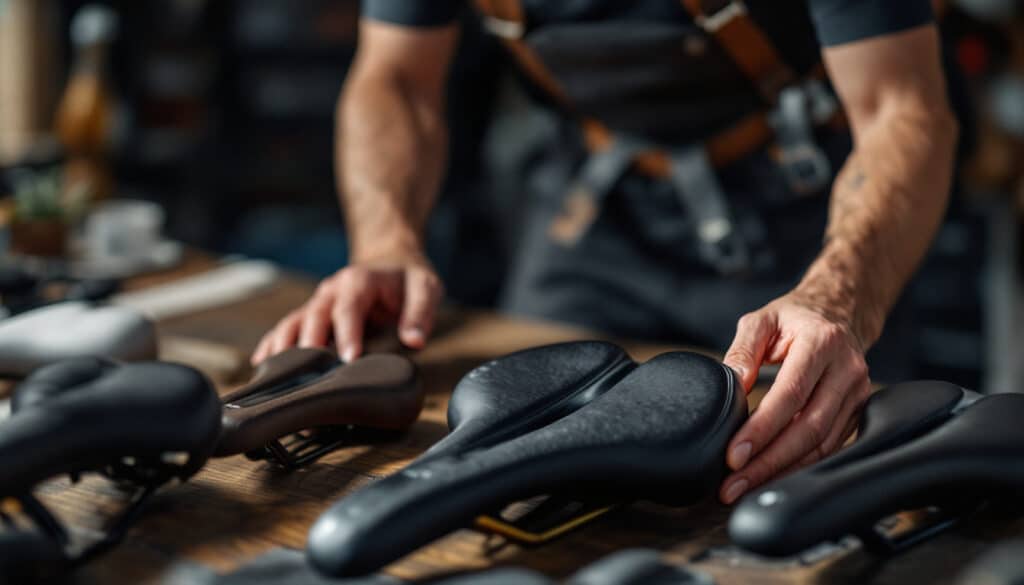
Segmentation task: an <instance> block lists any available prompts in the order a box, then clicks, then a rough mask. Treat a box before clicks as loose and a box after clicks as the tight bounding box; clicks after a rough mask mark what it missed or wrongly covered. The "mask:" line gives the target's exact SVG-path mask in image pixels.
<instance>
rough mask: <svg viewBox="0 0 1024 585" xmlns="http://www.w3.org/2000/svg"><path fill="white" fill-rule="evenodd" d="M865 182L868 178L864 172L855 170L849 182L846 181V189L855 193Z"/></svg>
mask: <svg viewBox="0 0 1024 585" xmlns="http://www.w3.org/2000/svg"><path fill="white" fill-rule="evenodd" d="M867 180H868V176H867V174H866V173H865V172H864V170H863V169H856V170H854V172H853V176H851V177H850V178H849V180H847V181H846V188H847V189H850V190H851V191H856V190H858V189H860V188H861V187H863V186H864V183H865V182H867Z"/></svg>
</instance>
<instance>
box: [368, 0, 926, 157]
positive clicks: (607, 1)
mask: <svg viewBox="0 0 1024 585" xmlns="http://www.w3.org/2000/svg"><path fill="white" fill-rule="evenodd" d="M467 3H469V2H468V1H467V0H362V6H363V16H365V17H367V18H371V19H374V20H380V21H384V22H390V23H395V24H401V25H406V26H416V27H431V26H440V25H444V24H447V23H450V22H452V21H454V20H455V19H456V18H457V17H458V14H459V12H460V10H462V9H463V8H464V7H465V6H466V4H467ZM522 4H523V9H524V12H525V15H526V21H527V31H528V32H527V40H528V41H531V42H532V43H533V44H534V45H535V46H534V48H535V49H540V52H541V57H542V59H543V60H544V61H545V62H546V64H547V66H548V68H549V69H550V70H552V72H553V73H555V74H556V77H557V78H559V80H560V82H561V83H562V85H563V89H565V90H567V91H568V93H569V94H570V96H571V97H572V98H573V100H572V101H574V106H576V107H577V109H579V110H580V111H581V112H583V113H585V114H587V115H590V116H593V117H596V118H598V119H601V120H602V121H604V122H605V123H607V124H608V125H609V126H611V127H612V129H613V130H617V131H623V132H629V133H636V134H645V135H648V137H650V138H654V139H656V140H661V141H669V142H688V141H691V140H695V139H703V138H706V137H707V136H709V135H711V134H713V133H715V132H718V131H721V130H722V129H724V128H725V127H727V126H728V125H729V124H731V123H733V122H735V121H736V120H738V119H740V118H741V117H742V116H743V115H745V114H748V113H750V112H751V111H755V110H758V109H761V108H763V104H762V103H761V102H760V99H759V97H758V96H757V94H756V91H753V87H752V85H751V84H750V82H749V80H747V79H746V78H745V77H743V75H742V74H741V73H740V71H739V70H738V68H736V67H735V65H734V64H733V63H732V61H731V60H730V59H728V57H726V56H725V54H724V52H723V51H721V50H720V49H718V48H716V47H713V46H712V47H711V48H710V49H709V50H708V51H707V55H706V57H701V58H699V59H698V58H694V57H693V56H692V55H691V56H687V55H685V54H684V53H683V51H681V50H679V49H678V47H680V46H685V43H679V42H678V37H677V36H676V35H677V33H678V34H682V35H684V36H686V35H694V34H698V33H694V32H693V31H695V30H696V29H695V25H694V24H693V20H692V18H691V17H690V15H689V13H688V12H687V11H686V9H685V8H684V7H683V5H682V3H681V2H680V0H633V1H631V2H623V1H622V0H561V1H559V2H551V1H549V0H522ZM746 5H747V8H748V10H749V11H750V13H751V16H752V17H753V18H754V20H755V21H756V22H757V23H758V24H759V25H760V26H761V28H762V29H764V31H765V33H766V34H767V35H768V36H769V38H770V39H771V40H772V42H773V43H774V44H775V46H776V47H777V48H778V50H779V52H780V53H781V55H782V57H783V59H785V61H786V62H787V63H789V64H790V65H791V66H793V68H794V69H796V70H797V71H798V72H801V73H805V72H807V71H808V70H809V69H810V68H811V67H813V66H814V65H815V64H817V63H818V62H819V60H820V51H821V47H822V46H835V45H841V44H844V43H849V42H853V41H857V40H862V39H866V38H870V37H874V36H879V35H885V34H890V33H895V32H899V31H903V30H907V29H910V28H913V27H916V26H920V25H923V24H927V23H929V22H932V21H933V19H934V16H933V14H932V7H931V1H930V0H747V1H746ZM687 29H689V30H690V32H686V31H687ZM680 31H682V32H680ZM645 45H646V47H647V48H644V46H645ZM545 46H547V47H548V48H549V51H548V52H546V53H545V52H544V47H545ZM652 133H653V134H652ZM658 133H660V134H661V136H658V135H657V134H658Z"/></svg>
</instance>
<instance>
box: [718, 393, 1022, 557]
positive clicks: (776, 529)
mask: <svg viewBox="0 0 1024 585" xmlns="http://www.w3.org/2000/svg"><path fill="white" fill-rule="evenodd" d="M1021 420H1024V395H1019V394H996V395H991V396H984V397H983V396H982V395H980V394H977V393H975V392H972V391H969V390H964V389H963V388H960V387H958V386H955V385H953V384H948V383H945V382H909V383H905V384H899V385H895V386H891V387H889V388H886V389H883V390H881V391H879V392H877V393H876V394H875V395H873V396H872V397H871V398H870V399H869V400H868V402H867V404H866V406H865V408H864V413H863V418H862V420H861V426H860V434H859V437H858V439H857V441H856V442H855V443H853V444H852V445H850V446H849V447H847V448H846V449H844V450H842V451H840V452H839V453H837V454H836V455H834V456H832V457H829V458H826V459H824V460H822V461H821V462H819V463H817V464H815V465H813V466H811V467H808V468H806V469H804V470H802V471H798V472H796V473H793V474H791V475H788V476H786V477H783V478H781V479H779V480H777V481H774V482H771V483H769V484H767V485H765V486H763V487H761V488H760V489H758V490H756V491H754V492H752V493H751V494H749V495H748V496H746V497H745V498H743V500H741V502H740V503H739V505H738V506H737V507H736V509H735V510H734V511H733V514H732V517H731V518H730V521H729V535H730V537H731V538H732V540H733V542H735V543H736V544H738V545H739V546H742V547H744V548H746V549H749V550H751V551H753V552H756V553H759V554H764V555H771V556H789V555H793V554H796V553H799V552H800V551H802V550H805V549H807V548H809V547H811V546H813V545H816V544H818V543H821V542H824V541H829V540H834V539H837V538H839V537H842V536H844V535H847V534H856V535H858V536H861V537H862V539H864V540H865V543H866V544H868V545H872V544H873V542H874V541H875V540H876V538H877V536H878V535H877V533H876V532H874V529H873V527H874V525H875V524H876V523H877V522H878V521H879V520H880V519H882V518H883V517H885V516H888V515H891V514H893V513H895V512H898V511H900V510H906V509H919V508H925V507H928V506H940V507H941V506H943V505H946V504H950V503H953V502H956V503H957V504H958V505H961V506H962V505H964V504H965V503H968V502H979V501H982V500H984V499H987V498H990V497H992V496H994V495H998V494H999V493H1000V492H1002V491H1005V490H1010V491H1013V490H1016V491H1017V492H1018V493H1019V491H1020V490H1021V489H1022V488H1024V465H1021V461H1022V460H1024V425H1022V424H1021ZM879 544H881V543H879Z"/></svg>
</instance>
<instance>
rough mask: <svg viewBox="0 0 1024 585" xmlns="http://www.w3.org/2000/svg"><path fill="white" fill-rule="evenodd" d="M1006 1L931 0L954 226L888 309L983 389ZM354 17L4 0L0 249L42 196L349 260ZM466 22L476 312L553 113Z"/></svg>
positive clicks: (327, 260)
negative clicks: (954, 162)
mask: <svg viewBox="0 0 1024 585" xmlns="http://www.w3.org/2000/svg"><path fill="white" fill-rule="evenodd" d="M1019 4H1020V3H1019V2H1016V1H1015V0H961V1H959V2H950V3H949V4H948V5H943V6H939V9H940V11H941V13H942V27H943V32H944V36H945V40H946V48H947V51H948V55H949V57H950V58H952V59H954V60H955V61H956V62H957V63H958V64H959V66H960V69H961V70H962V72H963V75H964V76H965V77H966V79H967V81H968V87H969V88H970V95H969V96H964V99H965V100H967V101H968V102H969V103H970V107H969V111H971V112H973V114H974V115H973V116H972V118H971V119H969V120H967V121H966V124H965V126H966V127H965V128H964V132H963V134H964V137H965V144H964V154H965V156H964V159H965V163H964V165H963V169H962V173H961V174H960V177H961V180H960V185H959V186H958V188H957V193H956V201H955V203H954V205H953V209H952V210H951V212H950V218H949V220H948V221H947V223H946V225H945V226H944V228H943V229H942V232H941V234H940V235H939V237H938V240H937V242H936V243H935V245H934V249H933V252H932V253H931V255H930V257H929V258H928V260H927V262H926V264H925V266H924V267H923V268H922V270H921V272H920V274H919V276H918V277H917V278H916V280H915V281H914V283H913V284H912V286H911V287H910V288H909V290H908V291H907V293H906V296H905V299H904V301H903V302H907V303H913V304H915V305H916V306H917V309H918V310H917V312H918V313H919V314H921V315H923V316H924V318H925V319H926V320H927V322H926V328H925V330H924V333H923V334H922V335H921V336H920V338H919V339H917V343H916V345H915V346H914V347H909V348H906V351H908V352H911V353H912V354H913V356H914V358H915V361H916V364H917V365H916V368H917V372H916V374H915V375H916V376H917V377H929V378H940V379H948V380H952V381H957V382H960V383H962V384H964V385H967V386H970V387H976V388H983V389H985V390H988V391H995V390H1020V389H1024V375H1022V374H1024V372H1022V370H1021V369H1020V365H1019V362H1020V361H1021V360H1019V359H1018V357H1019V356H1018V354H1019V352H1020V349H1021V348H1022V347H1024V346H1022V345H1021V344H1020V343H1019V338H1020V336H1021V333H1022V332H1024V326H1022V325H1024V316H1022V313H1021V285H1020V274H1021V261H1020V258H1021V256H1020V254H1019V241H1020V238H1019V225H1020V221H1021V217H1022V215H1021V214H1022V211H1024V8H1021V7H1019ZM97 7H105V8H106V9H107V10H98V11H97ZM89 10H92V11H93V13H92V14H91V16H90V18H88V19H85V22H84V23H83V22H82V19H77V17H79V16H81V15H82V14H83V12H82V11H89ZM358 16H359V6H358V0H302V1H295V0H220V1H212V0H210V1H207V0H150V1H147V2H132V1H127V0H125V1H122V2H113V1H112V2H106V3H102V2H100V3H97V2H85V1H81V0H0V197H3V198H4V199H3V203H0V223H2V225H3V227H2V233H3V236H2V237H0V241H2V242H3V244H2V245H3V246H4V247H5V249H6V248H9V247H12V246H13V247H14V248H15V249H17V248H18V246H19V245H21V246H24V245H26V244H25V240H26V236H25V228H24V226H19V221H18V220H17V218H18V217H25V213H22V215H19V214H18V213H17V212H16V210H22V211H23V212H24V210H30V212H31V213H36V215H37V216H39V217H40V218H42V219H43V220H45V219H46V218H47V217H49V216H48V213H50V214H51V215H52V212H48V211H47V209H48V208H47V207H46V204H47V201H48V197H49V196H50V195H52V193H54V192H58V193H60V194H61V195H62V196H63V197H67V196H68V194H69V193H70V194H71V195H72V196H78V197H81V198H83V199H89V198H116V199H129V200H144V201H148V202H152V203H155V204H157V205H158V206H159V207H158V208H157V209H160V210H162V211H161V213H160V214H158V215H159V216H160V217H158V219H157V221H161V220H162V221H163V233H164V235H165V236H166V238H168V239H169V240H171V241H174V242H181V243H183V244H184V245H186V246H195V247H198V248H202V249H206V250H210V251H212V252H216V253H219V254H239V255H245V256H250V257H257V258H267V259H271V260H273V261H276V262H278V263H280V264H282V265H283V266H285V267H287V268H289V269H292V270H295V271H300V272H304V273H307V274H310V275H313V276H317V277H320V276H324V275H327V274H330V273H332V272H334V271H335V270H337V269H338V268H339V267H341V266H342V265H344V264H345V262H346V256H347V254H346V244H345V236H344V231H343V224H342V219H341V216H340V212H339V211H338V205H337V198H336V195H335V188H334V176H333V171H332V156H333V146H332V144H333V132H334V122H333V118H334V107H335V102H336V99H337V97H338V92H339V89H340V88H341V86H342V83H343V81H344V79H345V74H346V69H347V65H348V63H349V61H350V60H351V58H352V55H353V52H354V48H355V43H356V24H357V20H358ZM76 19H77V20H76ZM465 22H466V31H467V32H466V34H464V36H463V39H462V48H461V50H460V51H459V57H458V59H457V62H456V65H455V69H454V73H453V75H452V79H451V87H450V92H449V101H450V104H449V112H450V119H451V124H452V137H453V138H452V141H451V150H452V153H451V157H450V161H451V164H450V172H449V176H448V178H447V180H446V182H445V185H444V189H443V196H442V200H441V203H440V206H439V208H438V210H437V212H436V213H435V215H434V218H433V219H432V227H431V229H430V240H429V246H428V248H429V251H430V254H431V257H432V258H433V260H434V261H435V263H436V265H437V266H438V269H439V271H440V272H441V274H442V277H444V278H445V280H446V283H447V286H448V291H449V295H450V299H451V300H452V301H453V302H456V303H460V304H465V305H472V306H493V304H494V302H495V299H496V296H497V293H498V290H499V287H500V284H501V282H502V278H503V276H504V275H503V270H502V269H503V267H505V266H506V265H507V262H506V258H507V257H508V255H509V250H510V248H511V246H512V244H513V242H514V240H515V237H516V225H515V222H514V221H508V218H514V217H515V216H516V211H517V209H518V206H517V202H518V201H519V198H520V197H521V195H522V191H523V189H525V187H524V186H523V185H522V184H521V182H519V181H518V180H517V178H518V177H519V176H520V173H519V172H518V171H519V170H520V169H521V168H522V167H523V165H525V164H528V162H529V159H530V157H531V156H533V155H535V153H536V152H537V151H536V148H535V146H536V145H537V144H539V143H541V142H542V141H543V138H544V136H545V133H548V132H552V131H553V128H554V124H553V122H552V121H551V119H550V118H549V117H548V116H549V115H548V114H546V113H545V112H544V110H543V109H541V108H539V107H537V106H536V105H535V104H534V103H533V102H532V101H531V99H530V98H529V97H528V96H527V93H526V92H524V91H523V90H522V89H521V85H520V84H518V83H517V82H516V81H517V80H516V79H515V77H516V74H515V72H514V70H513V69H512V68H511V67H510V66H509V63H508V60H507V59H506V56H505V54H504V52H503V50H502V49H501V48H500V47H499V46H497V45H496V44H495V43H494V41H493V40H491V39H489V38H486V37H485V36H484V35H483V34H482V33H480V31H479V30H478V28H477V24H476V22H475V20H474V19H473V17H472V16H471V15H469V14H467V15H466V17H465ZM83 104H84V105H83ZM83 185H84V186H85V187H83ZM51 198H52V197H51ZM32 210H35V211H32ZM35 223H36V224H37V226H36V228H38V229H44V230H45V225H43V224H45V223H46V222H45V221H36V222H35ZM86 223H88V222H86V221H84V220H83V221H80V222H79V225H78V226H77V228H76V229H77V230H79V231H82V230H85V231H89V229H90V228H88V226H86V225H85V224H86ZM97 229H98V228H97ZM92 231H96V230H92ZM90 233H91V232H90ZM19 238H20V239H21V240H22V242H21V244H19V243H18V241H17V240H18V239H19ZM28 239H29V240H31V237H29V238H28ZM28 245H31V242H29V244H28ZM456 267H457V268H458V270H455V268H456Z"/></svg>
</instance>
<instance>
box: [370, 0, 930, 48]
mask: <svg viewBox="0 0 1024 585" xmlns="http://www.w3.org/2000/svg"><path fill="white" fill-rule="evenodd" d="M465 3H466V0H362V4H363V14H364V15H365V16H367V17H369V18H373V19H375V20H382V21H385V22H393V23H396V24H405V25H410V26H439V25H442V24H447V23H450V22H452V21H453V20H455V18H456V16H457V14H458V12H459V10H460V9H461V8H462V6H463V5H464V4H465ZM523 6H524V9H525V12H526V14H527V18H528V20H529V22H530V23H531V25H541V24H547V23H555V22H561V21H585V20H608V19H630V20H652V21H660V20H665V19H669V20H678V21H689V20H690V17H689V15H688V14H687V13H686V11H685V10H684V9H683V7H682V5H681V3H680V2H679V1H678V0H639V1H634V2H622V0H562V1H561V2H549V1H546V0H523ZM747 6H748V8H749V9H750V11H751V12H752V13H753V14H754V17H755V18H756V19H757V21H758V22H759V23H760V24H761V26H763V27H764V28H765V29H766V30H767V31H768V32H769V34H771V35H772V36H773V37H774V40H775V41H776V43H778V44H779V45H780V46H783V45H791V46H793V47H794V48H799V44H794V43H793V41H794V40H796V39H793V38H792V37H794V36H801V35H802V36H804V37H806V36H807V33H808V32H810V31H811V29H809V28H808V24H810V23H812V22H813V30H814V31H815V32H817V38H818V40H820V42H821V44H823V45H826V46H833V45H839V44H843V43H848V42H851V41H856V40H859V39H864V38H868V37H873V36H877V35H884V34H888V33H892V32H897V31H901V30H906V29H909V28H913V27H915V26H919V25H922V24H925V23H927V22H930V21H931V20H932V18H933V17H932V8H931V2H930V1H929V0H804V1H795V0H748V1H747ZM800 40H801V42H802V44H804V46H805V47H806V46H808V44H807V43H808V40H807V39H806V38H804V39H800Z"/></svg>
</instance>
